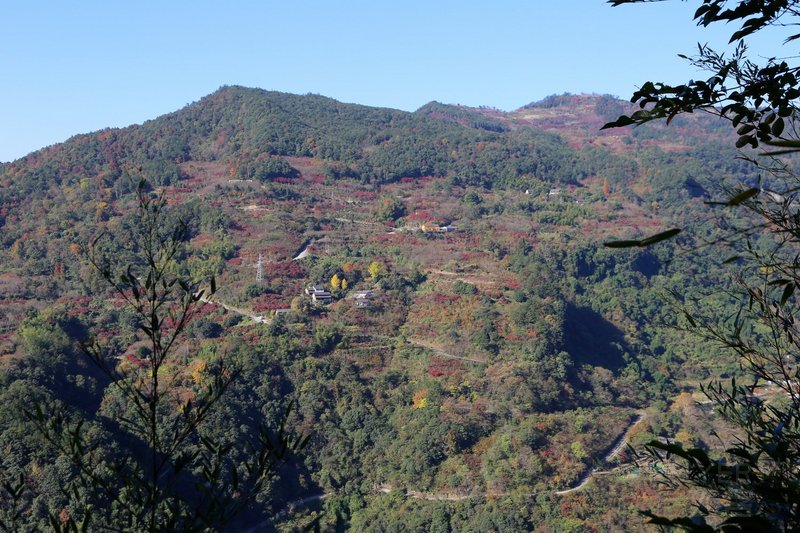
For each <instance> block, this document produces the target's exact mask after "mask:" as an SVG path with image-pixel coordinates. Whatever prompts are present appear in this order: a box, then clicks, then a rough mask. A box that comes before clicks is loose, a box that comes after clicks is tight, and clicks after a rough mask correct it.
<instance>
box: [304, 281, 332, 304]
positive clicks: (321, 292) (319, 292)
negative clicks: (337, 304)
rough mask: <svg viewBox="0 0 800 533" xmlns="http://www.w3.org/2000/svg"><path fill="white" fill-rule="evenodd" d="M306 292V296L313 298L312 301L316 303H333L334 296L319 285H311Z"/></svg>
mask: <svg viewBox="0 0 800 533" xmlns="http://www.w3.org/2000/svg"><path fill="white" fill-rule="evenodd" d="M305 292H306V295H308V296H311V300H312V301H313V302H314V303H323V304H329V303H331V302H332V301H333V295H332V294H331V293H330V292H328V291H326V290H325V289H324V288H322V287H320V286H317V285H311V286H309V287H306V291H305Z"/></svg>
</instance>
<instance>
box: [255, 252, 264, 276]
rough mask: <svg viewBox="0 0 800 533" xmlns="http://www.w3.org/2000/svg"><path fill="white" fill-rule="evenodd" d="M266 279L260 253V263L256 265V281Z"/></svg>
mask: <svg viewBox="0 0 800 533" xmlns="http://www.w3.org/2000/svg"><path fill="white" fill-rule="evenodd" d="M262 281H264V266H263V264H262V261H261V254H258V264H257V265H256V283H261V282H262Z"/></svg>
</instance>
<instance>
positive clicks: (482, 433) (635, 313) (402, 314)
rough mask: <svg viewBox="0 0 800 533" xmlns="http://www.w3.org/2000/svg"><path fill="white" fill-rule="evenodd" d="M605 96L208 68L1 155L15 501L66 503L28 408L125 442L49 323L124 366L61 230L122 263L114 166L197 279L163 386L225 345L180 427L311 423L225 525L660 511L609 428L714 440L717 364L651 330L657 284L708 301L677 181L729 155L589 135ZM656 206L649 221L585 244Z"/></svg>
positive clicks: (645, 134) (366, 526)
mask: <svg viewBox="0 0 800 533" xmlns="http://www.w3.org/2000/svg"><path fill="white" fill-rule="evenodd" d="M626 106H627V104H625V103H624V102H620V101H618V100H616V99H614V98H611V97H608V96H574V95H561V96H553V97H549V98H547V99H545V100H543V101H541V102H536V103H533V104H530V105H529V106H525V107H523V108H521V109H519V110H517V111H514V112H502V111H498V110H495V109H491V108H481V109H471V108H465V107H460V106H451V105H444V104H440V103H437V102H431V103H430V104H427V105H425V106H423V107H422V108H420V109H419V110H417V111H416V112H414V113H407V112H402V111H396V110H391V109H377V108H370V107H365V106H359V105H353V104H343V103H339V102H336V101H334V100H331V99H329V98H325V97H322V96H317V95H306V96H297V95H290V94H283V93H275V92H268V91H262V90H256V89H247V88H242V87H224V88H221V89H220V90H218V91H217V92H215V93H214V94H211V95H209V96H207V97H205V98H203V99H202V100H200V101H199V102H196V103H194V104H191V105H189V106H187V107H186V108H184V109H182V110H180V111H177V112H175V113H172V114H169V115H165V116H162V117H159V118H157V119H155V120H152V121H149V122H146V123H145V124H143V125H137V126H131V127H128V128H125V129H114V130H111V129H109V130H104V131H100V132H96V133H91V134H86V135H79V136H76V137H74V138H72V139H70V140H69V141H67V142H65V143H63V144H60V145H55V146H51V147H48V148H45V149H42V150H40V151H38V152H35V153H33V154H30V155H28V156H27V157H25V158H22V159H20V160H18V161H14V162H12V163H9V164H6V165H3V166H0V239H2V247H0V364H2V382H3V387H2V390H1V391H0V395H2V401H0V405H1V406H2V407H1V408H0V409H2V414H0V445H2V448H3V449H4V450H5V451H6V453H5V454H4V456H3V459H2V469H3V474H4V475H5V476H6V477H15V476H17V474H18V473H20V472H21V473H22V474H24V478H25V483H26V487H27V491H26V493H25V494H26V496H25V498H26V505H27V507H26V509H28V510H27V511H26V513H25V516H24V520H25V523H26V524H28V525H30V526H39V527H45V525H46V524H47V516H48V513H50V514H53V515H56V516H58V515H59V513H62V514H63V513H66V516H69V513H79V512H80V511H79V508H78V506H77V504H76V503H75V501H74V499H73V496H72V495H70V494H65V493H64V492H63V491H62V490H61V489H62V488H63V487H65V486H67V485H68V482H69V480H70V479H71V478H72V477H74V476H75V475H76V472H75V469H74V468H73V467H72V466H71V465H70V464H69V462H68V461H66V460H65V457H63V456H59V453H58V452H56V451H55V450H53V449H52V448H51V447H49V446H47V445H46V444H45V443H44V442H43V439H42V438H41V435H39V434H37V432H36V431H33V430H32V429H31V427H32V426H31V422H30V420H28V419H27V418H26V417H25V416H24V415H23V414H22V413H23V412H24V411H25V410H26V409H29V408H30V406H31V405H34V404H35V403H37V402H39V403H46V404H61V405H64V406H65V407H66V408H67V410H68V412H69V413H70V416H72V417H75V419H83V420H85V427H86V428H88V431H89V438H90V439H91V445H92V446H94V447H97V448H99V449H102V450H104V451H106V452H107V453H108V454H109V455H110V456H113V455H114V454H120V453H124V447H117V445H116V444H114V443H116V442H120V441H125V439H126V438H128V437H127V436H125V435H118V434H115V431H118V430H115V429H114V426H113V425H111V424H110V422H111V421H112V420H113V419H114V418H115V417H120V416H122V414H124V412H125V408H126V407H125V406H124V405H121V402H120V398H119V397H118V395H116V394H115V392H114V390H115V389H113V387H109V383H108V380H107V379H106V378H104V376H103V375H101V374H100V373H98V372H97V371H96V369H95V368H93V367H92V365H91V364H90V362H89V361H87V360H86V359H85V358H84V357H83V356H82V355H81V354H80V353H79V350H78V348H77V343H78V342H80V341H83V340H86V339H88V338H96V339H99V340H101V341H103V342H104V343H105V344H106V346H107V354H108V358H109V360H112V359H113V360H115V361H116V362H115V363H114V365H115V366H116V367H118V369H119V372H122V373H125V372H130V371H131V370H130V369H132V368H135V367H137V365H138V366H141V364H142V361H143V360H146V359H147V357H148V351H147V350H148V349H147V347H146V346H145V345H144V343H143V342H142V339H143V337H142V330H141V326H142V324H141V321H140V320H139V319H138V318H137V317H136V316H135V315H134V314H132V313H131V312H130V310H129V309H128V308H127V307H126V306H125V304H124V299H123V298H121V297H120V296H119V295H118V294H117V295H115V294H113V292H110V291H109V288H108V287H107V285H105V284H104V283H102V280H101V279H100V276H99V274H98V272H97V271H96V270H94V269H93V268H92V267H91V266H90V265H89V263H88V261H87V255H86V254H87V250H88V249H89V245H90V243H92V242H93V241H94V239H95V238H97V237H98V236H99V235H100V234H101V233H103V232H106V233H107V234H108V235H109V236H110V237H111V238H110V239H108V240H104V241H103V242H104V243H105V244H104V246H105V248H104V252H105V253H107V254H109V255H110V256H111V257H113V258H114V259H115V260H116V261H117V262H118V263H120V264H127V263H135V262H136V261H137V260H138V259H137V256H136V252H137V250H138V249H139V248H140V247H139V246H138V245H137V243H135V242H134V243H131V242H129V241H130V240H131V239H132V237H131V235H132V234H133V233H134V231H133V230H134V228H136V227H137V224H139V222H138V220H137V214H136V196H135V191H136V186H137V184H138V183H139V182H140V180H141V179H145V180H147V182H148V183H149V186H150V187H151V192H152V194H157V193H160V192H163V193H164V195H165V198H166V199H167V202H168V204H169V205H168V216H169V217H170V219H171V220H173V221H177V220H183V221H185V222H186V224H187V226H188V228H187V229H188V231H187V233H186V235H185V239H184V240H185V242H184V243H183V244H184V247H183V248H182V251H181V253H180V256H179V257H178V258H177V260H176V262H175V266H174V268H175V271H176V272H181V273H184V274H185V275H187V276H191V277H193V278H197V279H199V278H208V277H210V276H214V278H215V279H216V285H217V287H218V291H217V293H216V294H215V295H214V296H213V298H211V299H210V301H207V302H204V301H200V302H198V305H199V306H200V308H199V311H198V313H197V315H196V316H195V318H194V320H193V321H192V322H191V323H190V324H189V326H188V328H187V332H186V333H187V334H186V336H185V337H184V338H181V341H180V345H179V347H178V348H177V349H176V352H175V353H176V354H177V355H176V358H175V359H174V360H171V361H170V363H169V368H168V369H167V370H166V371H167V372H168V373H169V374H170V375H171V376H173V386H174V387H177V388H179V390H180V391H181V394H182V395H184V396H185V397H187V398H191V397H193V395H196V394H198V393H199V392H198V391H200V390H201V389H203V387H204V386H205V385H206V383H205V382H204V379H205V376H206V374H205V372H206V370H205V369H206V368H207V366H208V365H211V364H212V362H213V361H215V360H217V358H218V357H220V356H222V355H224V356H225V357H229V358H234V359H236V360H237V361H240V362H241V363H242V371H241V374H240V375H238V377H237V379H236V380H235V382H234V384H233V385H232V386H231V388H230V389H229V390H228V391H227V393H226V394H225V395H224V396H223V399H222V401H221V403H220V404H219V405H218V406H217V409H215V410H214V412H213V413H212V415H211V418H210V419H209V423H208V424H207V426H206V429H205V431H207V432H208V434H209V435H214V436H215V437H217V438H220V439H223V440H227V441H230V442H232V443H236V442H242V441H247V440H252V439H253V438H254V434H255V433H254V432H255V431H256V430H255V428H256V427H257V425H258V423H259V422H260V421H266V422H268V423H271V424H273V426H274V425H276V424H277V423H278V421H279V420H280V418H281V413H283V412H284V411H285V409H286V407H287V406H288V405H289V404H290V403H292V402H295V401H296V408H295V409H293V410H292V411H291V415H290V418H289V420H288V425H289V427H291V428H292V429H293V430H294V431H296V432H297V433H299V434H310V435H311V439H310V443H309V445H308V447H307V448H306V449H305V450H304V451H303V452H302V453H300V454H299V455H297V456H295V457H293V458H292V459H291V460H289V461H288V462H287V463H286V464H284V466H283V467H282V468H281V470H280V473H279V475H278V476H276V477H275V478H273V479H271V480H270V483H269V484H268V485H266V486H265V487H264V488H263V490H261V493H260V494H259V496H258V498H257V499H256V501H255V502H254V503H253V505H252V506H251V507H249V508H248V509H247V510H246V511H245V512H244V513H242V514H241V515H240V516H239V517H238V518H237V519H236V520H238V522H235V523H234V524H235V527H236V528H239V529H242V528H246V527H249V526H253V525H255V524H261V525H262V526H263V527H267V528H275V529H279V530H287V531H288V530H292V528H294V527H296V526H298V525H303V524H307V523H309V522H310V521H311V520H312V519H313V518H315V517H316V518H317V519H318V520H319V521H320V524H321V525H322V527H323V529H325V530H328V529H333V528H334V527H340V528H347V527H351V528H353V530H355V531H362V530H364V531H366V530H386V529H388V528H390V527H395V528H398V529H399V528H400V527H401V526H405V527H406V528H409V529H411V528H417V529H421V530H426V531H469V530H472V531H489V530H497V531H511V530H529V529H532V528H538V529H541V530H552V531H585V530H587V529H591V528H594V529H595V530H598V531H602V530H609V529H613V530H623V529H629V530H637V529H640V527H641V519H640V518H639V517H638V515H637V509H640V508H653V509H664V508H668V507H672V506H674V507H676V508H686V507H687V506H688V505H689V503H690V502H691V501H692V500H691V495H688V494H686V493H670V494H663V493H660V492H659V491H658V489H657V487H656V485H655V484H654V483H653V482H652V479H651V478H650V476H649V475H647V474H644V473H643V472H641V471H640V470H639V469H636V468H633V467H632V466H631V465H630V464H628V459H629V458H628V457H627V453H626V452H625V451H624V450H623V451H622V452H621V453H616V451H617V450H614V451H615V453H613V454H612V453H610V452H611V451H612V449H614V448H615V447H617V445H619V444H620V443H621V440H624V441H625V442H628V441H631V442H633V443H638V442H644V441H646V440H648V439H650V438H654V437H660V438H671V437H673V436H675V435H676V434H678V433H682V434H683V435H685V436H689V437H690V438H691V439H694V441H695V442H696V443H697V444H698V445H709V446H711V445H712V443H711V438H710V436H709V433H708V432H709V427H710V426H709V424H710V423H711V422H709V421H708V417H707V414H706V413H703V412H702V409H700V408H698V407H697V406H695V405H693V404H692V402H691V401H687V398H689V397H690V396H689V395H691V394H692V393H693V392H694V391H696V390H697V386H698V384H699V383H700V382H702V381H704V380H707V379H709V378H711V377H731V376H734V375H736V372H737V371H738V366H737V364H736V361H735V360H734V359H733V358H732V357H731V356H730V355H728V354H724V353H720V352H719V351H718V350H717V349H716V348H715V347H713V346H711V345H710V344H704V343H702V342H699V341H697V339H694V338H691V337H688V336H687V335H686V334H685V333H684V332H682V331H681V330H680V329H676V328H673V327H669V326H674V325H675V324H677V323H678V322H679V320H678V319H677V318H676V315H677V313H676V311H674V310H673V308H672V307H671V306H670V305H669V301H670V298H671V297H670V294H671V293H675V294H680V295H684V296H692V295H697V296H702V295H707V296H706V297H707V298H708V300H709V301H710V302H711V303H712V304H713V305H715V306H716V307H717V308H718V309H719V310H720V312H721V313H724V312H727V311H729V310H730V309H733V307H732V306H733V300H732V299H731V298H729V297H727V296H726V295H725V293H724V292H723V291H722V290H721V289H722V288H723V287H725V286H726V283H727V279H728V277H729V275H730V272H732V271H734V269H735V264H725V265H723V264H722V262H723V260H724V259H725V258H726V257H727V255H726V254H725V252H724V250H721V249H720V248H718V247H706V246H703V244H704V243H706V242H711V241H714V240H716V239H718V238H719V237H720V236H721V235H722V231H723V230H722V229H721V228H720V227H719V225H718V224H717V223H716V221H715V217H714V213H713V212H712V211H711V210H710V209H709V208H708V207H707V206H705V205H704V203H703V202H704V201H707V200H709V199H713V198H715V197H718V196H719V195H720V194H721V191H722V190H723V187H726V186H728V187H730V186H733V185H735V184H737V183H742V182H744V183H755V181H756V179H757V177H756V176H755V175H754V174H751V170H750V167H749V166H748V165H747V163H746V162H743V161H741V160H739V159H737V158H736V153H735V151H734V150H733V149H732V148H730V139H729V137H727V136H726V135H727V134H726V131H725V130H724V129H720V128H719V127H715V126H713V122H712V121H710V120H706V119H705V118H704V117H702V116H697V117H686V118H680V119H676V120H675V124H673V125H672V126H670V127H669V128H663V127H659V126H642V127H639V128H636V129H633V130H626V131H613V132H612V133H609V132H600V131H599V128H600V127H601V126H602V125H603V124H604V123H605V122H608V121H609V120H610V119H612V118H615V117H616V116H618V115H619V114H620V113H621V112H623V111H625V110H626V109H627V107H626ZM674 226H680V227H682V228H684V231H683V233H682V234H681V237H680V239H679V242H678V243H677V244H676V243H662V244H659V245H656V246H653V247H650V248H647V249H634V250H622V251H620V250H610V249H608V248H605V247H604V246H603V245H602V243H603V242H604V241H606V240H609V239H616V238H626V239H630V238H641V237H644V236H647V235H652V234H655V233H657V232H659V231H662V230H665V229H667V228H671V227H674ZM129 244H133V246H128V245H129ZM699 259H702V260H699ZM311 285H315V286H317V287H318V288H319V289H321V290H322V289H324V290H325V291H326V292H327V293H329V297H330V301H328V296H325V297H323V296H321V294H322V293H319V294H318V295H319V296H320V297H319V298H318V299H317V297H316V296H314V297H313V298H312V295H313V294H314V293H313V291H311V294H308V292H309V291H308V290H307V289H308V288H309V286H311ZM366 291H369V293H367V292H366ZM706 441H707V442H706ZM189 445H191V444H189ZM238 460H240V461H242V462H243V461H244V458H242V457H239V458H238ZM237 466H238V465H237V464H231V465H227V466H226V468H228V469H236V468H237ZM593 469H597V470H599V471H600V472H602V473H603V474H602V475H595V476H591V475H590V473H591V472H592V470H593ZM587 479H588V483H587V484H586V485H583V484H581V482H582V481H585V480H587ZM578 485H580V488H579V490H575V491H572V492H568V493H564V494H559V493H558V492H560V491H562V490H566V489H570V488H576V487H577V486H578ZM323 495H324V496H325V497H324V498H322V496H323ZM81 498H84V499H86V500H87V501H88V500H90V499H91V495H86V494H83V495H81ZM292 502H302V504H300V503H296V504H294V505H292V504H291V503H292Z"/></svg>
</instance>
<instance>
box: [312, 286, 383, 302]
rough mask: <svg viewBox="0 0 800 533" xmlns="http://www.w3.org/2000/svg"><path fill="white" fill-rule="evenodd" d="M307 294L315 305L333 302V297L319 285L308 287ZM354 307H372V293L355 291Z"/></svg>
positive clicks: (369, 291)
mask: <svg viewBox="0 0 800 533" xmlns="http://www.w3.org/2000/svg"><path fill="white" fill-rule="evenodd" d="M305 293H306V295H307V296H310V297H311V301H313V302H314V303H319V304H329V303H331V302H332V301H333V295H332V294H331V293H330V292H328V291H326V290H325V289H324V288H323V287H322V286H319V285H310V286H308V287H306V289H305ZM353 307H361V308H364V307H372V291H371V290H363V291H355V292H354V293H353Z"/></svg>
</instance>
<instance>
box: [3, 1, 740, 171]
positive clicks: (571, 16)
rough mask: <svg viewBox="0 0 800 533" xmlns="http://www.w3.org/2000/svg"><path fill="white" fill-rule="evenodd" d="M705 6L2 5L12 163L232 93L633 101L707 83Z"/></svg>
mask: <svg viewBox="0 0 800 533" xmlns="http://www.w3.org/2000/svg"><path fill="white" fill-rule="evenodd" d="M696 5H697V4H696V3H695V2H689V3H686V2H678V1H675V0H673V1H670V2H666V3H656V4H647V5H634V6H622V7H618V8H612V7H611V6H609V5H608V4H606V3H605V2H604V0H516V1H507V0H493V1H492V2H486V1H477V0H458V1H451V0H444V1H437V0H427V1H420V0H403V1H389V0H370V1H366V0H363V1H362V0H357V1H348V0H338V1H331V0H328V1H318V0H305V1H297V2H295V1H289V0H280V1H273V0H254V1H231V2H222V1H219V0H216V1H205V0H193V1H182V0H159V1H158V2H152V1H149V0H138V1H136V2H114V1H108V0H103V1H96V0H81V1H72V2H68V1H56V0H52V1H48V2H45V1H40V0H25V1H12V0H0V8H2V10H0V13H2V16H0V72H2V75H1V77H0V80H3V81H1V82H0V161H10V160H13V159H16V158H18V157H21V156H23V155H25V154H27V153H29V152H31V151H33V150H36V149H39V148H42V147H44V146H47V145H50V144H53V143H56V142H61V141H64V140H66V139H67V138H68V137H70V136H71V135H74V134H77V133H86V132H90V131H95V130H98V129H102V128H105V127H119V126H127V125H129V124H133V123H141V122H143V121H145V120H148V119H151V118H155V117H157V116H159V115H162V114H164V113H168V112H171V111H175V110H177V109H179V108H181V107H183V106H185V105H186V104H189V103H191V102H193V101H196V100H198V99H200V98H202V97H203V96H205V95H207V94H209V93H211V92H213V91H215V90H216V89H217V88H219V87H220V86H222V85H244V86H248V87H260V88H264V89H270V90H278V91H285V92H292V93H300V94H304V93H309V92H310V93H318V94H322V95H325V96H330V97H332V98H335V99H337V100H341V101H344V102H354V103H360V104H365V105H371V106H383V107H392V108H398V109H404V110H414V109H417V108H418V107H420V106H422V105H424V104H425V103H427V102H429V101H431V100H437V101H440V102H444V103H452V104H464V105H469V106H479V105H487V106H492V107H497V108H500V109H504V110H512V109H516V108H518V107H520V106H523V105H525V104H527V103H529V102H532V101H535V100H539V99H541V98H543V97H545V96H547V95H549V94H555V93H558V94H560V93H563V92H573V93H601V94H606V93H607V94H613V95H617V96H620V97H623V98H628V97H629V96H630V94H631V93H632V92H633V90H634V89H635V88H636V87H637V86H638V85H639V84H641V82H643V81H645V80H647V79H652V78H658V79H662V80H664V81H672V82H677V81H685V80H686V79H688V78H691V77H699V76H702V75H701V74H697V73H695V72H694V71H693V70H692V68H691V67H690V66H688V65H687V64H686V63H685V61H683V60H681V59H679V58H678V57H677V55H676V54H677V53H679V52H683V53H689V54H691V53H692V52H693V51H694V50H695V49H696V43H697V42H698V41H702V42H708V43H709V44H711V45H720V44H724V43H725V39H724V34H723V33H721V32H720V31H709V30H707V29H706V30H703V29H698V28H696V27H695V26H694V24H693V22H692V20H691V18H692V13H693V11H694V9H695V8H696ZM719 30H724V28H720V29H719ZM729 31H730V29H729Z"/></svg>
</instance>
